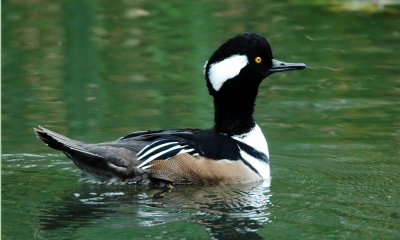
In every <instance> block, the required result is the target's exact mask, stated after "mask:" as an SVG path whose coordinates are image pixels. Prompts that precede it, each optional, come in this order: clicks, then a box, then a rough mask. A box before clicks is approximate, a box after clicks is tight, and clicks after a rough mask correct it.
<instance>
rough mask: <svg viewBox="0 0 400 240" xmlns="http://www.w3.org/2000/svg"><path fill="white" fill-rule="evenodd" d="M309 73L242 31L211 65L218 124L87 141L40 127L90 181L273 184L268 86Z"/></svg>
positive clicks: (48, 140)
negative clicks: (264, 99)
mask: <svg viewBox="0 0 400 240" xmlns="http://www.w3.org/2000/svg"><path fill="white" fill-rule="evenodd" d="M304 68H306V65H305V64H304V63H288V62H283V61H279V60H277V59H275V58H274V57H273V54H272V49H271V46H270V44H269V43H268V41H267V39H266V38H265V37H263V36H262V35H261V34H259V33H255V32H244V33H240V34H238V35H236V36H234V37H232V38H230V39H228V40H227V41H225V42H224V43H222V45H220V46H219V47H218V48H217V50H216V51H215V52H214V53H213V54H212V55H211V57H210V58H209V59H208V61H206V63H205V65H204V69H203V72H204V76H205V80H206V86H207V88H208V92H209V94H210V95H211V97H212V98H213V101H214V126H213V127H211V128H209V129H196V128H178V129H165V130H146V131H136V132H132V133H129V134H127V135H125V136H123V137H120V138H118V139H116V140H112V141H108V142H101V143H86V142H83V141H78V140H74V139H71V138H69V137H66V136H64V135H62V134H59V133H57V132H54V131H51V130H49V129H47V128H45V127H42V126H38V127H36V128H34V132H35V134H36V136H37V137H38V138H39V139H40V140H42V141H43V142H44V143H45V144H46V145H47V146H48V147H50V148H53V149H56V150H59V151H62V152H63V153H64V154H65V155H66V156H67V157H68V158H70V159H71V160H72V161H73V163H74V164H75V165H76V166H77V167H78V168H79V169H81V171H82V172H83V173H84V174H85V175H89V176H94V177H95V178H99V179H114V180H117V181H121V182H134V183H167V184H205V185H213V184H238V183H253V182H259V181H264V180H269V179H270V178H271V175H270V158H269V150H268V144H267V141H266V138H265V136H264V134H263V132H262V130H261V128H260V126H259V125H258V124H257V123H256V121H255V120H254V118H253V113H254V108H255V102H256V97H257V94H258V90H259V86H260V84H261V82H262V81H263V80H264V79H266V78H267V77H268V76H270V75H271V74H274V73H280V72H285V71H291V70H301V69H304Z"/></svg>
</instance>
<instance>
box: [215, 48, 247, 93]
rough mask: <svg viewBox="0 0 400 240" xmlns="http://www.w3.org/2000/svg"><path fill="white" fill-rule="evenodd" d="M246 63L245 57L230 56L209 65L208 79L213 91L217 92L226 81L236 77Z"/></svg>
mask: <svg viewBox="0 0 400 240" xmlns="http://www.w3.org/2000/svg"><path fill="white" fill-rule="evenodd" d="M248 63H249V60H248V59H247V56H245V55H232V56H230V57H228V58H226V59H224V60H222V61H220V62H217V63H213V64H211V66H210V69H209V71H208V79H209V80H210V83H211V85H212V87H213V88H214V90H215V91H219V89H221V87H222V85H223V84H224V83H225V82H226V81H227V80H228V79H231V78H234V77H235V76H237V75H238V74H239V73H240V71H241V70H242V68H244V67H245V66H246V65H247V64H248Z"/></svg>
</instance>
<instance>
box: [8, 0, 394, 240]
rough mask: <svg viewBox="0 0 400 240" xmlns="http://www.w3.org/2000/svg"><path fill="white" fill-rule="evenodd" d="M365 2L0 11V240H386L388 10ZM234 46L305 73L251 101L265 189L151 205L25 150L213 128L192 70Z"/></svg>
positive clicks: (390, 209)
mask: <svg viewBox="0 0 400 240" xmlns="http://www.w3.org/2000/svg"><path fill="white" fill-rule="evenodd" d="M375 2H379V3H378V4H375V3H372V1H371V2H368V1H362V2H361V1H336V2H333V3H330V4H327V3H325V2H324V1H315V2H314V3H309V1H280V2H279V3H277V2H273V1H266V2H262V3H261V2H259V3H256V2H254V1H230V2H229V3H226V2H223V1H217V2H216V1H184V2H180V1H168V2H147V1H122V2H118V3H117V2H109V3H107V2H100V1H80V0H79V1H78V0H72V1H59V2H56V1H45V0H40V1H30V2H24V3H23V2H21V1H17V0H8V1H3V6H2V7H3V8H2V239H33V238H35V239H154V238H161V239H209V238H214V239H262V238H266V239H293V238H296V239H301V238H303V239H398V238H399V236H400V231H399V229H400V202H399V199H400V194H399V191H398V188H399V183H398V179H399V178H400V162H399V160H400V159H399V155H400V144H399V143H400V130H399V129H400V104H399V99H400V98H399V96H400V74H399V69H400V62H399V57H398V53H399V51H400V30H399V28H398V26H399V24H400V8H399V5H398V2H396V1H375ZM386 3H388V5H386ZM242 31H257V32H260V33H262V34H263V35H266V36H267V37H268V39H269V41H270V43H271V45H272V47H273V49H274V54H275V57H276V58H277V59H281V60H286V61H291V62H305V63H306V64H307V65H308V67H309V68H308V69H307V70H304V71H297V72H289V73H282V74H279V75H278V74H276V75H273V76H271V77H270V78H268V80H267V81H265V82H264V83H263V84H262V86H261V88H260V93H259V97H258V100H257V107H256V116H255V117H256V119H257V122H258V124H259V125H260V126H261V128H262V129H263V131H264V133H265V134H266V135H267V138H268V142H269V146H270V154H271V172H272V176H273V178H272V181H271V183H264V184H253V185H244V186H224V187H222V186H218V187H201V186H190V187H188V186H177V187H175V189H174V190H173V191H172V192H170V193H168V194H165V195H164V197H161V198H160V197H156V196H157V194H158V193H159V192H160V189H157V188H152V187H149V186H135V185H121V184H117V183H101V182H97V181H94V180H93V179H87V178H83V177H81V175H80V172H79V170H78V169H77V168H76V167H75V166H74V165H73V164H72V163H71V162H70V161H69V160H68V159H67V158H66V157H65V156H64V155H63V154H60V153H58V152H55V151H53V150H51V149H48V148H46V147H45V146H44V145H43V144H42V143H41V142H39V141H38V140H37V139H36V138H35V137H34V135H33V131H32V127H33V126H36V125H39V124H40V125H43V126H46V127H49V128H50V129H53V130H56V131H59V132H62V133H64V134H66V135H68V136H71V137H74V138H77V139H82V140H86V141H91V142H101V141H106V140H111V139H116V138H118V137H120V136H122V135H123V134H126V133H129V132H131V131H135V130H143V129H162V128H168V127H199V128H208V127H210V126H212V115H213V110H212V103H211V98H210V97H209V96H208V93H207V90H206V88H205V83H204V80H203V76H202V66H203V64H204V61H205V60H206V59H207V58H208V57H209V55H210V54H211V53H212V52H213V51H214V50H215V48H216V47H217V46H218V45H219V44H220V43H221V42H223V41H224V40H226V39H227V38H229V37H231V36H233V35H235V34H236V33H239V32H242Z"/></svg>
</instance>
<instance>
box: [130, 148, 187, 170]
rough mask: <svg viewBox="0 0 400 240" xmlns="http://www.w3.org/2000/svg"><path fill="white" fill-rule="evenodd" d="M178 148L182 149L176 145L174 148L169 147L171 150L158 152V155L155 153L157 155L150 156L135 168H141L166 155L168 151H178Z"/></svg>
mask: <svg viewBox="0 0 400 240" xmlns="http://www.w3.org/2000/svg"><path fill="white" fill-rule="evenodd" d="M179 148H182V146H180V145H176V146H173V147H171V148H168V149H166V150H164V151H162V152H159V153H157V154H154V155H152V156H150V157H149V158H148V159H146V161H144V162H143V163H141V164H140V165H139V166H137V167H138V168H141V167H143V166H144V165H146V164H147V163H149V162H151V161H153V160H154V159H157V158H158V157H159V156H162V155H163V154H165V153H167V152H169V151H173V150H175V149H179Z"/></svg>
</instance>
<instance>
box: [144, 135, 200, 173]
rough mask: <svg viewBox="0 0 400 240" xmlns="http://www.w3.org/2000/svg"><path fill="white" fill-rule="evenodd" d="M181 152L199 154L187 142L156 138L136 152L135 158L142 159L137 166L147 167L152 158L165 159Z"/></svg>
mask: <svg viewBox="0 0 400 240" xmlns="http://www.w3.org/2000/svg"><path fill="white" fill-rule="evenodd" d="M181 153H188V154H190V155H192V156H198V155H199V153H198V152H197V151H196V150H195V149H194V148H193V147H190V146H189V145H188V144H184V143H181V142H179V141H176V140H173V139H159V140H156V141H154V142H152V143H150V144H149V145H147V146H145V147H144V148H143V149H142V150H140V151H139V152H138V153H137V159H138V160H139V161H142V162H141V163H140V164H139V166H138V168H142V169H146V168H149V167H150V166H151V164H150V163H151V161H153V160H166V159H168V158H171V157H173V156H176V155H178V154H181Z"/></svg>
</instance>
